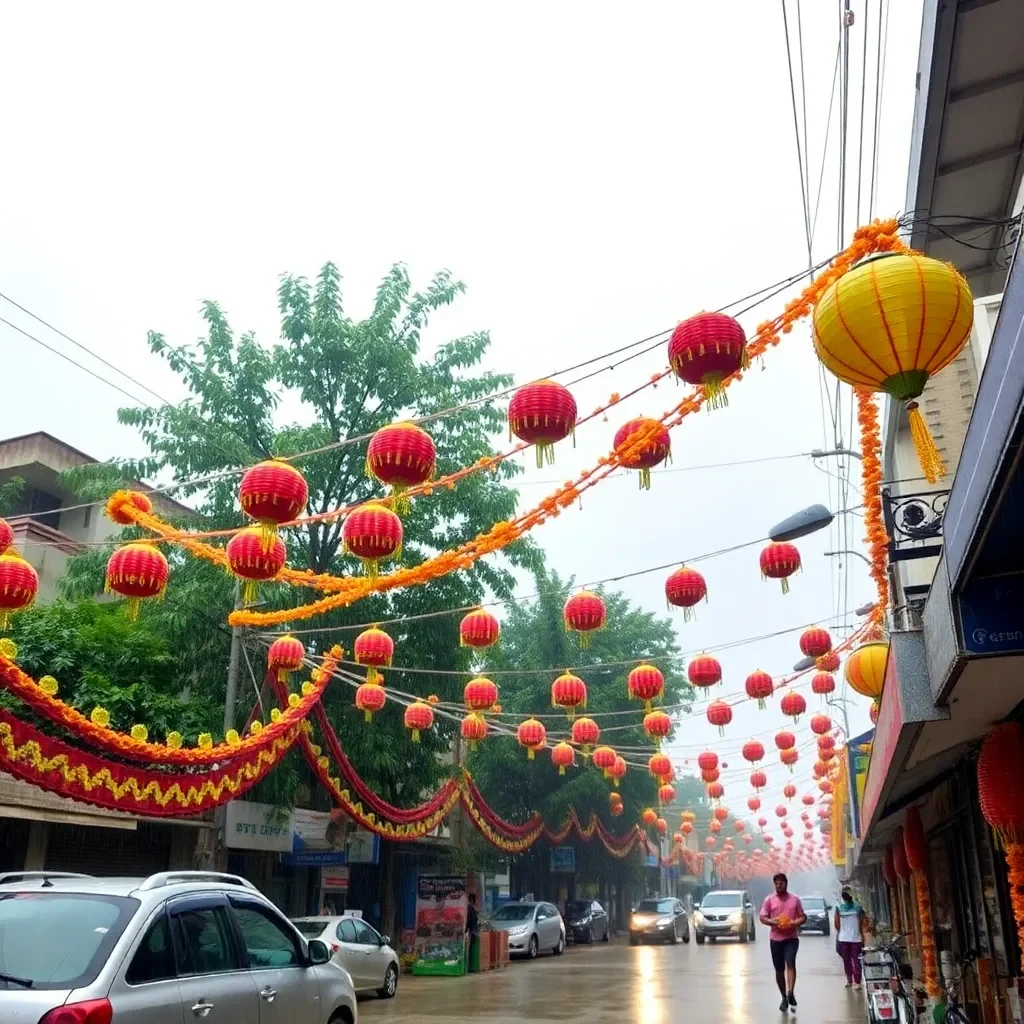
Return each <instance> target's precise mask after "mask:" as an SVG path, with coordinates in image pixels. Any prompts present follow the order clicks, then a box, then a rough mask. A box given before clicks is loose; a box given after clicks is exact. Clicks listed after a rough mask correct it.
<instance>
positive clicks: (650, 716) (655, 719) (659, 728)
mask: <svg viewBox="0 0 1024 1024" xmlns="http://www.w3.org/2000/svg"><path fill="white" fill-rule="evenodd" d="M671 731H672V719H671V718H669V716H668V715H666V714H665V712H664V711H649V712H648V713H647V714H646V715H644V732H645V733H647V736H648V738H649V739H652V740H654V744H655V746H660V745H661V741H662V740H663V739H664V738H665V737H666V736H668V734H669V733H670V732H671Z"/></svg>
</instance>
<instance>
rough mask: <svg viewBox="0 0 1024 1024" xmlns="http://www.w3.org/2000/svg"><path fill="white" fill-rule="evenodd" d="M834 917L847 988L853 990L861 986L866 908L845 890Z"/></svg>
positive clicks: (833, 922)
mask: <svg viewBox="0 0 1024 1024" xmlns="http://www.w3.org/2000/svg"><path fill="white" fill-rule="evenodd" d="M840 898H841V901H842V902H840V903H838V904H836V910H835V913H834V914H833V915H832V924H833V925H834V926H835V929H836V936H837V939H836V941H837V942H838V944H839V952H840V953H841V954H842V957H843V970H845V971H846V987H847V988H852V987H853V986H854V985H855V984H856V985H859V984H860V977H861V970H860V954H861V952H862V950H863V949H864V924H865V915H864V908H863V907H862V906H861V905H860V904H859V903H858V902H857V901H856V900H855V899H854V898H853V893H852V892H850V890H849V889H844V890H843V892H842V896H841V897H840Z"/></svg>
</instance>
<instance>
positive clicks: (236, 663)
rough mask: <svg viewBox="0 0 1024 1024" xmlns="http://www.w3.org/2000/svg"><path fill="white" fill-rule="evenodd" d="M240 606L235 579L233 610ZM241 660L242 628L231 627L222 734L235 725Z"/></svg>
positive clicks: (239, 595)
mask: <svg viewBox="0 0 1024 1024" xmlns="http://www.w3.org/2000/svg"><path fill="white" fill-rule="evenodd" d="M241 607H242V585H241V583H240V582H239V581H237V580H236V581H235V611H238V609H239V608H241ZM241 660H242V628H241V626H232V628H231V653H230V654H229V655H228V684H227V691H226V693H225V694H224V734H225V735H227V732H228V730H229V729H234V727H235V703H236V702H237V700H238V674H239V667H240V664H241Z"/></svg>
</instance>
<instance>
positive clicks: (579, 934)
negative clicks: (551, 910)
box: [565, 900, 608, 946]
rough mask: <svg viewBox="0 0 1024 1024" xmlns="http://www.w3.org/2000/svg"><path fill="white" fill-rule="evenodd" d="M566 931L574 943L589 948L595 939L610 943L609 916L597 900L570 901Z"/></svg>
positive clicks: (566, 916) (567, 905)
mask: <svg viewBox="0 0 1024 1024" xmlns="http://www.w3.org/2000/svg"><path fill="white" fill-rule="evenodd" d="M565 929H566V931H567V932H568V934H569V935H571V936H572V941H573V942H583V943H586V944H587V945H588V946H589V945H590V943H592V942H593V941H594V940H595V939H600V940H601V942H607V941H608V914H607V912H606V911H605V909H604V907H602V906H601V904H600V903H598V902H597V900H569V902H568V903H566V905H565Z"/></svg>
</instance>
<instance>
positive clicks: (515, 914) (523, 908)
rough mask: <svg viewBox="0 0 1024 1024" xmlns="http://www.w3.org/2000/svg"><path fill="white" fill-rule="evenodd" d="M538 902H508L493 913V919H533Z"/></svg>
mask: <svg viewBox="0 0 1024 1024" xmlns="http://www.w3.org/2000/svg"><path fill="white" fill-rule="evenodd" d="M536 906H537V904H536V903H506V904H505V906H503V907H499V908H498V909H497V910H496V911H495V912H494V913H493V914H492V915H491V920H492V921H532V920H533V911H534V910H535V909H536Z"/></svg>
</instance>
